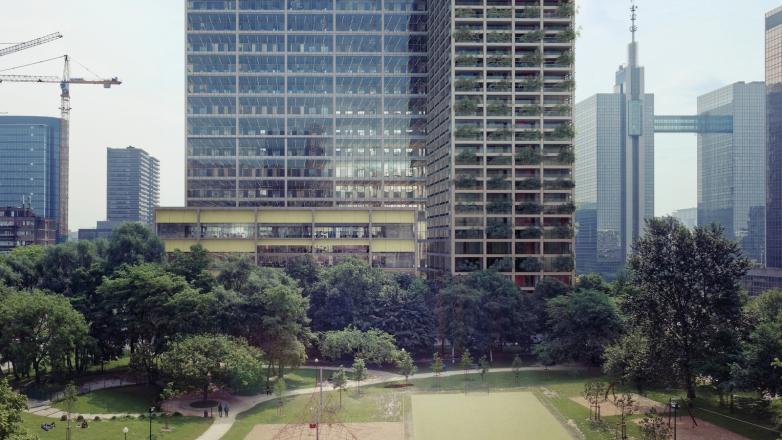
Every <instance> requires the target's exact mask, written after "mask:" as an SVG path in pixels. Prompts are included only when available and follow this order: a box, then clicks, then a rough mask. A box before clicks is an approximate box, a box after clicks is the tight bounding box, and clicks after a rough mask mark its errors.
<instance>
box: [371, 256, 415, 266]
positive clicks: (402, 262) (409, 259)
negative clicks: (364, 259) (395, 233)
mask: <svg viewBox="0 0 782 440" xmlns="http://www.w3.org/2000/svg"><path fill="white" fill-rule="evenodd" d="M372 267H380V268H383V267H384V268H387V269H413V268H415V254H414V253H410V252H404V253H378V252H376V253H373V254H372Z"/></svg>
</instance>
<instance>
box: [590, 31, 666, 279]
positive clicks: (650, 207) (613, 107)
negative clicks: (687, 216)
mask: <svg viewBox="0 0 782 440" xmlns="http://www.w3.org/2000/svg"><path fill="white" fill-rule="evenodd" d="M644 89H645V87H644V68H643V67H641V66H639V64H638V43H637V42H636V41H635V38H633V41H632V42H631V43H630V45H629V47H628V63H627V65H626V66H622V67H620V69H619V70H618V71H617V73H616V83H615V85H614V93H601V94H597V95H594V96H592V97H590V98H588V99H586V100H584V101H582V102H580V103H578V104H577V105H576V157H577V158H578V159H577V161H576V180H577V181H578V186H577V187H576V204H577V211H576V221H577V223H578V235H577V237H576V264H577V270H578V272H579V273H591V272H594V273H599V274H601V275H603V276H604V277H607V278H612V277H613V276H615V275H616V272H617V271H618V270H619V269H620V268H621V267H622V266H623V265H624V262H625V260H626V259H627V257H628V256H629V255H630V253H631V252H632V246H633V243H634V242H635V240H637V239H638V237H639V236H640V235H641V233H642V232H643V228H644V222H645V221H646V219H648V218H651V217H653V216H654V131H655V130H654V95H653V94H650V93H645V91H644Z"/></svg>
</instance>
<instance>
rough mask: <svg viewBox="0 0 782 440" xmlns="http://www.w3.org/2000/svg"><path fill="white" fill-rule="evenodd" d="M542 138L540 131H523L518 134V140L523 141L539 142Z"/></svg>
mask: <svg viewBox="0 0 782 440" xmlns="http://www.w3.org/2000/svg"><path fill="white" fill-rule="evenodd" d="M541 137H542V135H541V133H540V130H521V131H517V132H516V139H517V140H521V141H537V140H540V139H541Z"/></svg>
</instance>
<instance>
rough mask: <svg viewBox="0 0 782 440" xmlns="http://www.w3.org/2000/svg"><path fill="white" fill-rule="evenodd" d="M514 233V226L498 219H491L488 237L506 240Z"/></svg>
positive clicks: (487, 232)
mask: <svg viewBox="0 0 782 440" xmlns="http://www.w3.org/2000/svg"><path fill="white" fill-rule="evenodd" d="M512 234H513V228H512V227H511V226H510V225H509V224H507V223H505V222H503V221H497V220H496V219H490V220H489V221H488V223H487V227H486V238H488V239H493V240H504V239H508V238H511V235H512Z"/></svg>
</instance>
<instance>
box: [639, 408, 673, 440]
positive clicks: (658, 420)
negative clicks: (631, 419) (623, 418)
mask: <svg viewBox="0 0 782 440" xmlns="http://www.w3.org/2000/svg"><path fill="white" fill-rule="evenodd" d="M639 424H640V425H641V438H642V439H643V440H668V439H670V438H671V427H670V426H668V423H667V422H666V421H665V419H664V418H662V417H660V415H659V414H657V410H656V409H654V408H651V409H649V412H647V413H646V414H645V415H644V418H643V419H641V421H640V422H639Z"/></svg>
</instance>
